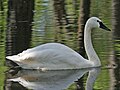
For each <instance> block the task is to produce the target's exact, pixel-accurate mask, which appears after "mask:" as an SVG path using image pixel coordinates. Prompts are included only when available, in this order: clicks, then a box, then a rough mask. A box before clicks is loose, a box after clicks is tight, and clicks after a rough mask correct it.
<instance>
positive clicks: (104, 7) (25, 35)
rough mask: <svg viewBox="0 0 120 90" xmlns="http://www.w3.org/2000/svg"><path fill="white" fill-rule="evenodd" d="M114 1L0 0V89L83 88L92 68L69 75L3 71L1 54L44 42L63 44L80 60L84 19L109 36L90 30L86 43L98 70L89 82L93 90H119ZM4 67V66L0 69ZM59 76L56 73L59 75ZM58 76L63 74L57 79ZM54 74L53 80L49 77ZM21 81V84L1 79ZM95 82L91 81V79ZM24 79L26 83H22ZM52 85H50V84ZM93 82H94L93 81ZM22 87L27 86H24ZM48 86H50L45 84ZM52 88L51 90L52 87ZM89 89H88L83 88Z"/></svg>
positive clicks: (119, 40)
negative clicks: (98, 25) (102, 25)
mask: <svg viewBox="0 0 120 90" xmlns="http://www.w3.org/2000/svg"><path fill="white" fill-rule="evenodd" d="M119 3H120V1H118V0H117V1H116V0H112V1H111V0H108V1H105V0H100V1H96V0H92V1H91V3H90V2H89V0H81V2H80V1H79V0H57V1H56V0H41V1H39V0H30V1H27V0H17V1H16V0H9V1H7V0H4V1H0V51H1V52H0V60H1V62H0V65H1V67H0V76H1V77H2V78H0V90H16V88H17V89H19V90H28V89H33V87H34V89H35V88H38V87H39V88H40V86H41V88H42V90H44V89H46V88H47V90H50V89H48V87H51V88H52V90H58V88H59V89H60V88H61V89H67V90H84V89H85V88H86V86H87V85H88V84H89V82H88V84H87V85H86V82H87V81H86V80H87V78H88V72H89V73H91V72H92V74H93V73H94V71H99V70H96V69H94V68H93V69H89V70H88V69H85V70H71V71H51V72H50V71H49V72H41V71H29V70H27V71H25V70H20V71H19V70H18V71H17V70H13V69H12V70H8V69H7V66H13V65H14V64H13V63H12V62H9V61H6V59H5V56H7V55H13V54H17V53H20V52H21V51H23V50H26V49H27V48H31V47H34V46H37V45H40V44H44V43H48V42H59V43H63V44H65V45H67V46H69V47H71V48H72V49H74V50H75V51H77V52H79V53H80V54H81V55H83V56H84V57H86V54H85V52H84V47H83V39H82V37H83V27H84V25H83V24H84V23H85V21H86V20H87V19H88V17H89V16H97V17H99V18H101V19H102V20H103V22H104V23H105V24H106V26H107V27H109V28H110V29H112V31H111V32H107V31H103V30H101V29H95V30H94V31H93V32H92V39H93V44H94V47H95V50H96V52H97V54H98V55H99V57H100V59H101V62H102V68H101V71H99V73H98V72H97V74H98V75H97V76H96V77H97V79H96V77H95V76H94V75H93V76H94V78H93V79H92V82H93V83H92V84H93V85H94V86H93V87H92V88H94V90H98V89H99V90H119V89H120V78H119V74H120V73H119V72H120V69H119V66H120V58H119V57H120V50H119V49H120V45H119V44H120V34H119V26H120V22H119V21H120V20H119V19H120V17H119V16H120V15H119V12H118V11H119ZM5 64H6V65H5ZM59 73H60V74H59ZM61 73H63V74H62V75H61ZM55 76H56V77H55ZM17 77H22V80H23V82H24V80H26V81H27V82H24V83H22V84H21V83H18V82H10V81H7V79H9V78H17ZM94 79H96V80H94ZM28 81H29V82H28ZM50 82H52V83H50ZM94 82H95V83H94ZM27 85H28V86H27ZM50 85H51V86H50ZM56 88H57V89H56ZM88 90H90V87H89V89H88Z"/></svg>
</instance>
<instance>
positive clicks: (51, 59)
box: [6, 17, 110, 70]
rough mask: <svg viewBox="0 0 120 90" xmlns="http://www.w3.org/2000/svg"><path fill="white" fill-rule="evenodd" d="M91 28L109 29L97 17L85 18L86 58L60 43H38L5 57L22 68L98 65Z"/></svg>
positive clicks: (64, 67) (86, 66) (51, 68)
mask: <svg viewBox="0 0 120 90" xmlns="http://www.w3.org/2000/svg"><path fill="white" fill-rule="evenodd" d="M93 28H102V29H105V30H107V31H110V29H108V28H107V27H106V26H105V25H104V24H103V23H102V21H101V20H100V19H99V18H97V17H91V18H89V19H88V20H87V22H86V24H85V29H84V45H85V51H86V54H87V56H88V60H87V59H85V58H83V57H82V56H81V55H80V54H78V53H77V52H76V51H74V50H72V49H71V48H69V47H68V46H66V45H63V44H60V43H47V44H43V45H39V46H36V47H34V48H31V49H27V50H25V51H23V52H22V53H19V54H17V55H13V56H7V57H6V58H7V59H9V60H11V61H13V62H15V63H17V64H18V65H19V66H20V67H22V68H23V69H41V70H61V69H82V68H90V67H99V66H101V62H100V59H99V57H98V56H97V54H96V52H95V50H94V48H93V46H92V42H91V30H92V29H93Z"/></svg>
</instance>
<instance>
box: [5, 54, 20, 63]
mask: <svg viewBox="0 0 120 90" xmlns="http://www.w3.org/2000/svg"><path fill="white" fill-rule="evenodd" d="M6 58H7V59H9V60H11V61H14V62H16V61H20V59H19V58H20V57H19V56H18V55H13V56H7V57H6Z"/></svg>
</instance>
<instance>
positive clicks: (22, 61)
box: [7, 43, 91, 70]
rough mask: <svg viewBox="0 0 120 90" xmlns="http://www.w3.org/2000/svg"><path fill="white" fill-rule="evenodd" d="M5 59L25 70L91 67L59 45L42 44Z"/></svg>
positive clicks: (69, 50) (68, 49)
mask: <svg viewBox="0 0 120 90" xmlns="http://www.w3.org/2000/svg"><path fill="white" fill-rule="evenodd" d="M7 58H8V59H11V60H12V61H14V62H16V63H17V64H18V65H20V66H21V67H22V68H25V69H47V70H58V69H78V68H81V67H82V68H85V67H86V65H88V66H90V65H91V62H89V61H88V60H85V59H84V58H83V57H82V56H81V55H79V54H78V53H77V52H75V51H74V50H72V49H71V48H69V47H67V46H65V45H63V44H59V43H47V44H43V45H40V46H37V47H35V48H32V49H28V50H26V51H23V52H22V53H20V54H18V55H14V56H10V57H9V56H8V57H7Z"/></svg>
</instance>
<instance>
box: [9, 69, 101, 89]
mask: <svg viewBox="0 0 120 90" xmlns="http://www.w3.org/2000/svg"><path fill="white" fill-rule="evenodd" d="M87 72H89V75H88V78H87V83H86V90H92V88H93V84H94V82H95V79H96V77H97V76H98V74H99V72H100V68H91V69H81V70H59V71H37V70H20V71H19V72H18V73H17V74H16V75H15V78H13V79H8V81H13V82H18V83H19V84H21V85H22V86H24V87H26V88H28V89H33V90H63V89H66V88H67V87H68V86H70V85H71V84H72V83H73V82H74V81H76V80H78V79H79V78H81V77H82V76H83V75H84V74H85V73H87Z"/></svg>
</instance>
